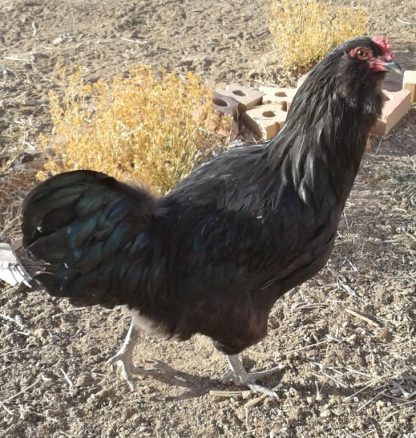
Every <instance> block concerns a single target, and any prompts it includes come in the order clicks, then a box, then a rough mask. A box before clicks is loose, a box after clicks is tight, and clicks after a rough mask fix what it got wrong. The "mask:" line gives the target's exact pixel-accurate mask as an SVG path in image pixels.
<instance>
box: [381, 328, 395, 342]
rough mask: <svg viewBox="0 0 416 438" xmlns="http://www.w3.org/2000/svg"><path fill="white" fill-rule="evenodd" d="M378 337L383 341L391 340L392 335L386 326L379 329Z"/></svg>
mask: <svg viewBox="0 0 416 438" xmlns="http://www.w3.org/2000/svg"><path fill="white" fill-rule="evenodd" d="M379 337H380V339H381V340H383V341H384V342H391V341H392V340H393V335H392V334H391V332H390V330H388V329H386V328H385V329H383V330H381V332H380V334H379Z"/></svg>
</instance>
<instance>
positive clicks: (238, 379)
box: [222, 354, 285, 398]
mask: <svg viewBox="0 0 416 438" xmlns="http://www.w3.org/2000/svg"><path fill="white" fill-rule="evenodd" d="M226 358H227V362H228V364H229V366H230V370H229V371H227V372H226V373H225V375H224V376H223V378H222V382H223V383H227V382H230V381H231V382H233V383H234V384H235V385H238V386H246V387H247V388H250V389H251V390H252V391H253V392H256V393H260V394H265V395H267V396H269V397H272V398H277V394H276V392H275V391H274V390H271V389H268V388H265V387H264V386H261V385H258V384H257V383H256V380H257V379H261V378H262V377H266V376H269V375H270V374H275V373H277V372H279V371H282V370H283V369H284V368H285V367H284V366H277V367H274V368H271V369H270V370H265V371H258V372H254V373H247V371H246V370H245V369H244V367H243V364H242V362H241V358H240V356H239V355H238V354H233V355H227V356H226ZM279 386H280V385H278V387H279ZM274 389H277V388H274Z"/></svg>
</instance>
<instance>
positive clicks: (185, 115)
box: [40, 66, 232, 193]
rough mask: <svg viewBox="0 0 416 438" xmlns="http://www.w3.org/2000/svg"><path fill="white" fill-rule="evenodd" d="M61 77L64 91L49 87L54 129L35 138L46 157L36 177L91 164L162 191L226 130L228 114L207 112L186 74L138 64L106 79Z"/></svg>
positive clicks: (202, 91)
mask: <svg viewBox="0 0 416 438" xmlns="http://www.w3.org/2000/svg"><path fill="white" fill-rule="evenodd" d="M64 79H66V80H67V86H66V88H65V90H64V94H63V97H62V98H59V97H58V95H56V94H54V93H51V94H50V105H51V115H52V122H53V126H54V129H53V133H52V136H51V137H43V138H42V139H41V144H42V145H43V147H44V148H45V150H46V151H47V152H48V155H49V160H48V162H47V163H46V165H45V171H44V172H41V174H40V177H45V176H46V175H47V174H48V173H51V174H56V173H59V172H62V171H66V170H73V169H93V170H98V171H102V172H105V173H107V174H110V175H112V176H114V177H116V178H119V179H122V180H138V181H142V182H144V183H146V184H147V185H149V186H150V187H151V188H152V189H153V190H155V191H156V192H159V193H165V192H166V191H168V190H169V189H170V188H171V187H172V186H174V185H175V184H176V183H177V182H178V181H179V180H180V179H181V178H183V177H184V176H185V175H187V174H188V173H189V172H190V171H191V169H192V168H193V167H194V166H195V164H197V162H198V161H199V160H201V158H203V157H205V156H207V155H209V154H210V153H211V152H212V150H213V149H214V148H216V149H218V148H219V147H221V146H222V145H224V144H225V138H224V137H225V133H226V134H230V133H231V126H232V120H231V119H230V118H228V117H222V118H221V117H219V116H218V114H217V113H215V112H214V110H213V109H212V104H211V102H212V96H211V92H210V90H208V89H207V88H206V87H205V86H204V85H203V84H202V83H201V81H200V79H199V78H198V77H197V76H196V75H194V74H192V73H189V74H188V75H187V77H186V79H181V78H179V77H177V76H175V75H174V74H169V73H166V72H160V73H157V74H156V73H155V72H153V71H152V69H151V68H150V67H147V66H138V67H135V68H133V69H132V70H131V71H130V72H129V74H128V76H127V77H124V78H123V77H121V76H118V77H116V78H114V79H113V80H111V81H109V82H104V81H99V82H97V83H95V84H86V83H85V82H84V81H83V80H82V79H81V75H80V73H79V72H76V73H74V74H73V75H71V76H69V77H68V78H64ZM219 132H220V133H222V134H223V136H221V135H220V136H213V134H214V133H219ZM214 137H215V138H214ZM215 143H216V144H215ZM51 145H52V146H51Z"/></svg>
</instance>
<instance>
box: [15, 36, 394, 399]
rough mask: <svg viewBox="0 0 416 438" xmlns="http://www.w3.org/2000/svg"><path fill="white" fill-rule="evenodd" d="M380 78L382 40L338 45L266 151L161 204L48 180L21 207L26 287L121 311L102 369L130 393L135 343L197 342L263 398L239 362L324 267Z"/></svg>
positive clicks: (108, 183) (99, 177)
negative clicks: (118, 334) (152, 339)
mask: <svg viewBox="0 0 416 438" xmlns="http://www.w3.org/2000/svg"><path fill="white" fill-rule="evenodd" d="M387 70H399V65H398V64H396V63H395V62H394V55H393V53H392V51H391V48H390V45H389V44H388V42H387V40H386V39H385V38H383V37H375V38H372V39H371V38H367V37H363V38H357V39H353V40H351V41H348V42H346V43H345V44H343V45H341V46H339V47H338V48H336V49H335V50H334V51H332V52H331V53H329V54H328V55H327V56H326V57H325V58H324V59H323V60H322V61H321V62H320V63H319V64H318V65H316V67H315V68H314V69H313V70H312V71H311V72H310V74H309V75H308V77H307V79H306V81H305V82H304V84H303V85H302V86H301V88H300V89H299V91H298V92H297V94H296V96H295V98H294V100H293V104H292V106H291V108H290V111H289V114H288V116H287V120H286V124H285V126H284V128H283V129H282V130H281V131H280V132H279V134H278V135H277V136H276V137H275V138H274V139H273V140H271V141H270V142H268V143H265V144H260V145H250V146H241V147H236V148H233V149H231V150H229V151H227V152H224V153H222V154H220V155H218V156H217V157H216V158H214V159H213V160H211V161H210V162H208V163H206V164H204V165H202V166H201V167H199V168H198V169H196V170H195V171H194V172H192V173H191V174H190V175H189V176H188V177H187V178H185V179H184V180H183V181H182V182H181V183H180V184H179V185H178V186H177V187H176V188H174V189H173V190H172V191H171V192H170V193H168V194H167V195H166V196H162V197H160V198H155V197H153V196H152V195H151V194H149V192H147V191H146V190H145V189H143V188H138V187H132V186H129V185H126V184H122V183H120V182H118V181H116V180H115V179H113V178H111V177H109V176H107V175H104V174H102V173H98V172H93V171H87V170H85V171H82V170H81V171H75V172H68V173H63V174H60V175H56V176H54V177H52V178H50V179H48V180H47V181H45V182H43V183H42V184H40V185H38V186H37V187H36V188H35V189H34V190H33V191H32V192H31V193H30V194H29V195H28V196H27V198H26V199H25V202H24V206H23V225H22V230H23V236H24V238H23V243H24V246H25V247H26V248H27V249H28V250H29V252H30V254H31V255H32V256H33V257H34V258H36V259H41V260H43V261H44V262H46V263H47V264H46V265H45V266H46V267H45V268H44V270H43V272H41V273H38V275H36V279H37V280H38V281H39V282H40V283H41V285H42V286H43V287H44V288H45V289H46V290H47V292H48V293H49V294H51V295H53V296H58V297H69V299H70V301H71V303H73V304H75V305H81V306H91V305H94V304H100V305H102V306H105V307H110V308H112V307H114V306H116V305H127V306H128V308H129V309H130V310H131V314H132V318H133V319H132V323H131V326H130V329H129V332H128V335H127V337H126V340H125V342H124V344H123V346H122V348H121V350H120V351H119V353H118V354H117V355H116V356H114V358H112V359H111V361H112V362H116V361H121V363H122V366H123V373H124V376H125V378H126V380H127V381H128V382H129V384H130V386H132V374H134V373H135V372H136V371H137V369H136V368H135V367H134V366H133V364H132V353H133V349H134V345H135V343H136V341H137V338H138V334H139V331H140V330H142V331H144V332H146V333H149V334H155V335H158V336H160V337H162V338H165V339H171V338H175V339H178V340H185V339H189V338H190V337H191V336H192V335H194V334H196V333H201V334H203V335H206V336H209V337H210V338H212V340H213V342H214V345H215V347H216V348H218V349H219V350H220V351H221V352H223V353H225V354H226V355H227V359H228V362H229V365H230V368H231V370H230V372H229V373H227V378H228V379H231V380H233V381H234V382H235V383H237V384H240V385H244V386H248V387H250V388H252V389H254V390H256V391H263V392H265V393H270V391H268V390H267V389H266V388H263V387H261V386H259V385H256V384H255V379H256V378H257V377H259V376H262V375H264V372H263V373H251V374H250V373H247V372H246V371H245V370H244V368H243V367H242V364H241V360H240V358H239V356H238V354H239V353H240V352H241V351H243V350H244V349H245V348H247V347H249V346H250V345H253V344H256V343H257V342H259V341H260V340H261V339H263V338H264V337H265V336H266V334H267V320H268V316H269V313H270V310H271V308H272V306H273V304H274V303H275V302H276V300H277V299H278V298H279V297H281V296H282V295H283V294H284V293H285V292H287V291H288V290H290V289H291V288H293V287H294V286H296V285H299V284H300V283H302V282H304V281H306V280H307V279H309V278H310V277H312V276H313V275H314V274H316V273H317V272H318V271H319V270H320V269H321V268H322V267H323V266H324V265H325V263H326V261H327V260H328V257H329V255H330V253H331V250H332V247H333V244H334V239H335V236H336V231H337V227H338V223H339V220H340V216H341V213H342V210H343V208H344V205H345V202H346V200H347V197H348V195H349V193H350V191H351V188H352V185H353V182H354V179H355V176H356V174H357V171H358V168H359V165H360V161H361V157H362V155H363V152H364V148H365V144H366V139H367V136H368V133H369V129H370V127H371V126H372V125H373V124H374V122H375V121H376V119H377V116H379V115H380V112H381V109H382V104H383V98H382V93H381V81H382V79H383V78H384V76H385V72H386V71H387Z"/></svg>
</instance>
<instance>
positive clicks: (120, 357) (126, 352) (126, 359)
mask: <svg viewBox="0 0 416 438" xmlns="http://www.w3.org/2000/svg"><path fill="white" fill-rule="evenodd" d="M138 339H139V330H138V329H137V327H136V326H135V325H134V323H133V321H132V322H131V324H130V327H129V330H128V332H127V335H126V338H125V339H124V342H123V345H122V346H121V348H120V350H119V351H118V352H117V354H115V355H114V356H113V357H111V358H110V359H108V360H107V363H108V364H113V365H114V364H116V363H118V362H120V364H121V374H122V376H123V377H124V379H125V380H126V382H127V384H128V385H129V387H130V389H131V390H132V391H134V389H135V384H134V382H133V375H134V374H145V372H144V370H143V369H142V368H140V367H136V366H135V365H134V364H133V351H134V347H135V345H136V343H137V340H138Z"/></svg>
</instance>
